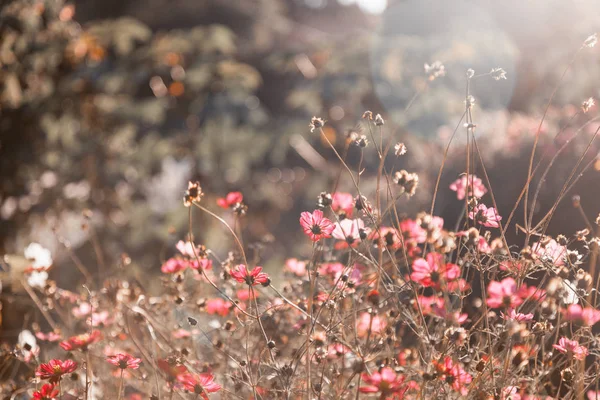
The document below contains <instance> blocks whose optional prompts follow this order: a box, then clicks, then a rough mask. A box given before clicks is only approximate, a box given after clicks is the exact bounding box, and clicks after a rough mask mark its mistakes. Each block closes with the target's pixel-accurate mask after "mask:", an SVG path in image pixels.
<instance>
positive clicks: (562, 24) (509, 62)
mask: <svg viewBox="0 0 600 400" xmlns="http://www.w3.org/2000/svg"><path fill="white" fill-rule="evenodd" d="M598 11H599V6H598V2H597V0H572V1H564V0H528V1H522V0H505V1H503V2H497V1H486V0H481V1H477V2H474V1H462V0H453V1H441V0H438V1H433V0H387V1H386V0H236V1H231V0H229V1H226V0H143V1H141V0H125V1H124V0H102V1H99V0H80V1H75V2H65V1H62V0H12V1H10V0H7V1H4V2H2V6H1V9H0V65H1V67H2V69H1V75H0V254H6V253H10V254H22V252H23V248H24V247H25V246H27V245H28V244H29V243H30V242H39V243H41V244H42V245H43V246H44V247H47V248H49V249H51V250H52V253H53V255H54V261H55V268H54V270H53V271H52V273H51V277H52V278H54V279H56V280H57V281H58V282H59V284H61V282H62V283H65V282H66V281H69V280H71V279H79V278H77V277H74V275H73V274H70V273H69V272H68V271H70V268H73V266H72V262H71V259H70V258H69V257H67V256H66V250H65V248H64V244H65V243H67V244H69V246H70V247H71V248H72V249H73V251H74V252H75V253H76V254H77V256H78V257H79V258H81V259H82V260H83V262H84V263H85V264H86V265H88V268H90V269H91V270H95V269H96V267H97V263H98V262H97V258H98V257H97V255H98V254H97V253H98V249H96V251H94V245H93V243H94V242H97V243H99V244H100V248H101V259H102V261H103V263H105V264H106V266H107V268H106V269H105V273H106V274H109V273H111V271H113V272H114V271H115V270H116V269H119V268H124V269H125V270H126V271H128V273H130V274H131V275H132V276H136V277H138V278H139V279H143V278H142V277H143V276H152V275H151V274H150V275H145V274H147V273H148V272H156V273H159V271H160V265H161V261H162V260H164V259H166V258H167V257H169V256H170V255H171V254H173V252H174V251H175V250H174V244H175V243H176V241H177V240H179V239H182V238H184V236H185V234H186V232H187V229H188V210H187V209H186V208H184V207H183V205H182V195H183V192H184V191H185V189H186V187H187V182H188V180H198V181H200V183H201V185H202V187H203V190H204V192H205V193H206V196H205V198H204V200H203V202H204V204H205V205H206V206H207V207H208V208H210V209H213V210H217V206H216V204H215V200H216V198H217V197H220V196H224V195H225V194H226V193H227V192H229V191H232V190H239V191H241V192H242V193H243V194H244V199H245V203H246V204H248V207H249V210H248V215H247V216H246V217H244V219H243V222H242V223H243V226H244V229H245V231H244V240H245V242H246V244H248V245H249V246H250V247H251V248H252V249H253V250H254V251H255V252H256V253H257V254H259V255H260V260H261V262H265V263H267V264H268V266H270V268H271V269H273V268H276V267H277V266H280V265H281V263H282V262H283V260H284V258H285V257H291V256H301V255H303V254H304V255H306V252H307V251H306V248H305V247H304V246H309V244H307V243H306V240H303V239H302V237H301V235H302V233H301V231H300V229H299V227H298V216H299V214H300V212H301V211H304V210H309V209H310V210H312V209H313V208H314V205H315V202H316V197H317V195H318V194H319V193H320V192H321V191H324V190H330V189H331V187H332V182H333V181H334V180H335V173H336V171H337V170H338V163H337V160H336V159H335V155H334V154H333V153H332V152H331V151H330V150H329V149H328V147H327V146H326V144H325V143H323V142H322V140H321V139H320V137H319V136H318V135H315V134H311V133H310V131H309V128H308V123H309V122H310V118H311V117H312V116H313V115H316V116H321V117H323V118H324V119H326V120H327V125H326V134H327V136H328V137H329V138H330V139H331V140H332V141H333V142H334V143H335V144H336V145H337V147H338V148H339V149H344V148H345V147H346V144H347V143H348V135H347V133H348V132H349V131H351V130H356V129H359V127H358V126H357V123H359V122H360V117H361V116H362V114H363V112H364V111H365V110H372V111H373V112H374V113H381V114H382V115H383V117H384V119H385V120H386V124H385V127H384V128H385V130H384V132H385V137H386V138H388V137H393V138H394V141H399V142H404V143H406V145H407V147H408V153H407V155H406V156H403V157H402V158H401V159H399V160H397V161H394V160H391V162H395V164H394V165H395V167H396V168H398V169H400V168H406V169H408V170H410V171H413V172H417V173H419V175H420V187H419V189H418V191H417V195H416V196H415V197H413V198H412V199H411V200H410V201H409V202H402V204H401V208H402V210H403V211H405V213H406V215H408V216H414V214H415V213H416V212H418V211H420V210H422V209H425V210H428V209H429V205H430V202H431V194H432V190H433V186H434V184H435V178H436V176H437V172H438V169H439V166H440V163H441V160H442V154H443V150H444V147H445V145H446V143H447V142H448V139H449V137H450V135H451V134H452V131H453V130H454V128H455V126H456V125H457V123H458V121H459V119H460V117H461V115H462V113H463V112H464V100H465V81H466V80H465V73H466V71H467V69H468V68H472V69H474V70H475V73H476V74H485V73H488V72H489V71H490V70H491V69H492V68H497V67H500V68H503V69H504V70H505V71H506V72H507V75H506V76H507V79H506V80H498V81H496V80H494V79H492V78H491V77H489V76H484V77H481V78H477V79H476V80H474V82H473V87H472V88H471V93H472V94H473V96H474V97H475V99H476V108H475V110H474V120H475V123H476V124H477V125H478V128H477V131H476V135H477V138H478V144H479V146H480V149H481V151H482V156H483V158H484V160H485V162H486V167H487V168H488V173H489V176H490V180H491V182H492V186H493V190H494V194H495V196H496V199H497V202H498V207H499V210H500V213H501V214H502V215H507V214H508V213H509V212H510V209H511V208H512V205H513V204H514V202H515V200H516V198H517V196H518V194H519V192H520V190H521V188H522V186H523V184H524V182H525V177H526V170H527V165H528V157H529V154H530V152H531V145H532V140H533V138H534V136H535V132H536V131H537V128H538V124H539V122H540V119H541V115H542V114H543V112H544V109H545V107H546V103H547V101H548V99H549V98H550V96H551V94H552V92H553V90H554V89H555V87H556V86H557V84H558V82H559V80H560V77H561V75H562V74H563V72H564V71H565V68H566V67H567V65H569V63H570V62H571V61H572V60H573V58H574V56H575V55H576V54H577V57H576V59H575V60H574V62H573V64H572V67H571V68H570V69H569V70H568V71H567V73H566V74H565V76H564V78H563V80H562V83H561V84H560V85H559V86H558V91H557V94H556V96H555V98H554V101H553V104H552V106H551V107H550V109H549V110H548V114H547V118H546V121H545V123H544V124H543V127H542V136H541V146H540V148H539V150H538V154H540V155H541V154H544V153H545V152H547V154H550V155H551V154H553V153H554V152H555V151H556V150H557V149H558V148H559V147H560V146H561V145H562V144H563V143H564V142H565V140H567V139H568V138H570V137H572V136H573V135H574V134H575V132H576V131H577V130H578V129H579V128H580V127H581V126H582V125H583V124H584V123H586V122H589V121H592V122H590V123H589V124H588V125H587V126H586V127H585V128H584V129H583V130H582V132H581V133H580V134H579V135H578V136H577V138H576V140H574V141H573V143H571V144H570V145H569V147H568V148H567V150H566V151H565V152H564V153H563V154H561V157H560V159H559V160H558V161H557V162H556V163H555V165H554V166H553V168H552V170H551V173H550V174H548V177H547V179H546V182H545V184H544V186H543V188H542V191H541V195H540V202H539V210H538V212H539V213H541V212H544V211H547V210H548V209H549V208H550V207H551V205H552V203H553V202H554V200H555V199H556V197H557V195H558V193H559V191H560V189H561V187H562V185H563V183H564V181H565V179H566V178H567V177H568V175H569V173H570V171H571V168H572V167H573V166H574V165H575V164H576V163H577V160H578V157H579V156H580V155H581V154H582V152H583V151H584V149H585V146H587V144H588V142H589V139H590V137H591V135H592V134H593V132H594V131H595V130H596V129H597V128H598V126H600V125H598V123H596V122H594V121H593V119H594V118H597V116H598V110H597V107H594V108H592V110H590V111H589V112H588V113H587V114H585V115H584V114H583V113H578V111H579V110H580V108H579V106H580V104H581V102H582V101H583V100H585V99H587V98H589V97H591V96H593V97H597V96H599V95H600V53H599V52H598V47H596V48H593V49H584V50H585V51H580V52H579V53H578V52H577V51H578V49H579V48H580V47H581V45H582V43H583V42H584V40H585V39H586V38H587V37H588V36H589V35H591V34H592V33H594V32H596V31H599V30H600V13H599V12H598ZM435 61H440V62H442V63H443V64H444V66H445V71H446V75H445V76H444V77H439V78H437V79H435V80H429V79H428V78H429V75H428V74H427V73H426V72H425V70H424V64H425V63H428V64H431V63H433V62H435ZM411 101H412V106H411V107H410V108H409V109H408V111H405V108H406V107H407V105H408V104H409V103H410V102H411ZM559 132H560V134H559V135H558V136H557V133H559ZM597 151H598V150H597V148H596V146H595V145H594V146H593V147H592V150H591V151H590V152H589V157H591V158H593V157H595V156H596V154H597ZM347 153H348V160H349V163H350V164H351V165H353V166H356V165H357V164H358V159H359V154H360V153H359V149H357V148H356V147H349V148H348V150H347ZM589 157H588V158H586V160H585V162H588V161H589V160H590V158H589ZM377 162H378V161H377V155H376V152H375V149H374V148H373V147H372V146H371V147H368V148H367V149H366V151H365V160H364V165H365V166H366V168H367V172H366V175H365V177H364V180H363V182H364V185H365V186H364V187H365V188H366V190H367V192H368V189H369V188H370V187H372V183H369V179H368V178H369V176H373V174H375V173H376V165H377ZM464 169H465V147H464V129H463V128H461V130H460V131H459V134H458V136H457V139H456V141H455V142H454V143H453V145H452V147H451V149H450V153H449V160H448V163H447V167H446V169H445V171H444V175H443V177H442V183H441V191H440V193H439V195H438V200H437V206H436V210H435V213H436V214H438V215H441V216H443V217H444V218H445V219H446V221H447V225H448V226H454V224H455V223H456V219H457V216H458V215H459V213H460V212H461V207H462V203H461V202H460V201H457V200H456V197H455V193H454V192H451V191H449V190H448V189H447V188H448V185H449V183H450V182H452V181H453V180H455V179H456V178H457V177H458V174H460V173H462V172H463V171H464ZM599 170H600V165H593V168H591V169H590V171H589V172H587V173H586V174H585V175H584V177H583V178H582V179H581V181H580V182H579V184H578V185H577V187H576V188H575V190H574V192H573V193H578V194H580V195H581V198H582V205H583V208H584V210H585V211H586V213H587V214H588V218H589V219H592V220H593V219H595V217H596V216H597V215H598V212H599V211H600V204H599V202H598V196H599V195H600V189H599V187H600V185H598V183H599V174H600V172H599ZM331 172H333V173H331ZM477 174H478V175H479V176H482V172H481V170H480V169H478V170H477ZM534 184H537V182H534ZM351 188H352V186H351V185H350V183H349V182H345V181H344V180H342V182H341V186H340V189H341V190H346V191H351ZM569 197H570V196H569ZM219 213H220V214H222V215H224V217H225V218H226V219H227V220H228V221H231V222H233V215H232V213H231V212H230V211H223V210H220V211H219ZM518 215H522V212H520V213H519V214H518ZM536 215H538V214H536ZM519 222H520V221H519ZM584 227H585V224H584V221H583V219H582V218H581V216H580V214H579V213H578V211H577V210H575V209H574V208H573V207H572V206H571V204H570V201H569V200H568V199H567V200H566V201H565V202H563V204H562V205H561V207H560V208H559V211H558V213H557V216H556V218H555V219H554V222H553V225H552V227H551V232H550V233H556V232H559V231H560V232H562V233H570V232H573V231H575V230H577V229H582V228H584ZM194 232H195V235H196V237H197V239H198V241H199V242H201V243H204V244H206V246H207V247H210V248H212V249H214V250H215V251H216V252H217V253H219V254H220V255H221V256H223V257H224V256H226V252H227V251H228V249H229V243H230V242H229V239H228V237H227V235H226V232H225V231H224V230H223V228H222V226H220V225H218V224H217V223H215V222H214V221H213V220H210V219H207V218H206V217H205V216H201V215H199V214H198V213H195V215H194ZM509 236H510V238H511V240H512V239H518V238H519V237H520V238H522V237H523V235H522V234H521V235H520V236H517V235H516V233H515V230H514V229H510V230H509ZM274 238H277V240H274ZM91 239H93V240H91ZM521 240H522V239H521ZM129 260H132V261H131V263H130V261H129Z"/></svg>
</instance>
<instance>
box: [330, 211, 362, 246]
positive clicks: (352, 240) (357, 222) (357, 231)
mask: <svg viewBox="0 0 600 400" xmlns="http://www.w3.org/2000/svg"><path fill="white" fill-rule="evenodd" d="M368 233H369V230H368V229H366V228H365V223H364V222H363V220H362V219H360V218H357V219H343V220H342V221H340V222H336V223H335V228H334V230H333V232H332V233H331V235H332V236H333V237H334V238H336V239H338V240H343V242H341V245H340V246H338V245H336V248H338V249H339V248H347V247H349V246H355V245H357V244H358V243H360V241H361V240H362V238H363V237H365V238H366V235H367V234H368Z"/></svg>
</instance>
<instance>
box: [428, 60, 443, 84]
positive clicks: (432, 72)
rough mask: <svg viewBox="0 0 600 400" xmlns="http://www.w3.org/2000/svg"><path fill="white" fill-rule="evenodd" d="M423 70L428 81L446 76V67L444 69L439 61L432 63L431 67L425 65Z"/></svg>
mask: <svg viewBox="0 0 600 400" xmlns="http://www.w3.org/2000/svg"><path fill="white" fill-rule="evenodd" d="M424 68H425V74H426V75H427V76H428V77H429V80H430V81H432V80H434V79H436V78H439V77H441V76H444V75H446V67H444V64H442V62H441V61H434V62H433V63H431V65H429V64H427V63H425V65H424Z"/></svg>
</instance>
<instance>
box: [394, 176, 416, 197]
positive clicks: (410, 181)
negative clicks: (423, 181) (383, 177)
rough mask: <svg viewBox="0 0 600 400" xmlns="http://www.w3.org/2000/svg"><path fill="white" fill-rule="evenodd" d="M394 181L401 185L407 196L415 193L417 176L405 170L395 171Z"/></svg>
mask: <svg viewBox="0 0 600 400" xmlns="http://www.w3.org/2000/svg"><path fill="white" fill-rule="evenodd" d="M393 180H394V183H395V184H397V185H398V186H400V187H401V189H402V192H403V193H406V194H407V195H408V196H412V195H414V194H415V192H416V190H417V186H418V184H419V176H418V175H417V174H415V173H410V172H407V171H406V170H402V171H397V172H396V173H395V174H394V179H393Z"/></svg>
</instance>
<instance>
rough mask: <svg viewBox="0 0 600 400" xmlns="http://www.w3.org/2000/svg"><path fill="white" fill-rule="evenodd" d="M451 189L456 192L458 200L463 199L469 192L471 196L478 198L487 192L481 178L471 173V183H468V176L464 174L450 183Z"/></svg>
mask: <svg viewBox="0 0 600 400" xmlns="http://www.w3.org/2000/svg"><path fill="white" fill-rule="evenodd" d="M450 190H453V191H455V192H456V198H457V199H458V200H463V199H464V198H465V196H466V194H467V193H469V197H470V196H475V197H477V198H478V199H479V198H482V197H483V195H484V194H486V193H487V189H486V187H485V185H484V184H483V182H482V181H481V179H479V178H478V177H477V176H475V175H472V174H469V183H467V176H466V175H462V176H461V177H460V178H458V179H457V180H455V181H454V182H452V183H451V184H450Z"/></svg>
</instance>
